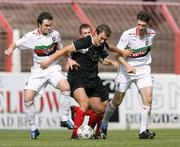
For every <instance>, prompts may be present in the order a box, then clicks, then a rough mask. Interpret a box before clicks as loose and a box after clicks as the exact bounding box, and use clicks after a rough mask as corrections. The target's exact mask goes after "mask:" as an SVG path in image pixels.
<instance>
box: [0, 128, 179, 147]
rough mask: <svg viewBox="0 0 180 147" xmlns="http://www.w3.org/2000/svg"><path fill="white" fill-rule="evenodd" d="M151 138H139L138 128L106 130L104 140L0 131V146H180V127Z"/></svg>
mask: <svg viewBox="0 0 180 147" xmlns="http://www.w3.org/2000/svg"><path fill="white" fill-rule="evenodd" d="M155 132H156V134H157V135H156V137H155V139H152V140H139V139H138V138H137V137H138V130H129V131H126V130H123V131H122V130H118V131H117V130H116V131H108V138H107V139H106V140H94V139H91V140H70V136H71V131H64V130H63V131H54V130H49V131H40V133H41V134H40V136H39V138H38V139H37V140H31V141H30V140H29V138H28V137H29V136H28V135H29V132H28V131H19V130H17V131H3V130H1V131H0V147H180V129H166V130H165V129H162V130H155Z"/></svg>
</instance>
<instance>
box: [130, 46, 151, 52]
mask: <svg viewBox="0 0 180 147" xmlns="http://www.w3.org/2000/svg"><path fill="white" fill-rule="evenodd" d="M149 47H150V46H145V47H141V48H137V49H132V50H133V52H134V53H137V52H140V51H143V50H147V49H148V48H149Z"/></svg>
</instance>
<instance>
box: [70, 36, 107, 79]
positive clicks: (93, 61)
mask: <svg viewBox="0 0 180 147" xmlns="http://www.w3.org/2000/svg"><path fill="white" fill-rule="evenodd" d="M73 44H74V47H75V49H76V52H74V53H72V55H71V57H72V59H73V60H75V61H76V62H77V63H78V64H79V65H80V68H79V69H78V70H77V71H75V70H70V71H69V73H74V74H78V76H80V77H83V78H84V77H85V78H94V77H96V76H97V74H98V62H99V61H100V60H103V59H104V58H106V57H107V56H109V55H108V53H107V49H108V48H109V46H108V44H107V43H104V44H103V45H101V46H98V47H97V46H95V45H94V44H93V42H92V36H87V37H85V38H81V39H78V40H76V41H74V42H73Z"/></svg>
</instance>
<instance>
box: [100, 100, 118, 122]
mask: <svg viewBox="0 0 180 147" xmlns="http://www.w3.org/2000/svg"><path fill="white" fill-rule="evenodd" d="M115 109H116V106H114V104H113V103H112V100H111V101H109V103H108V104H107V107H106V109H105V114H104V119H103V122H109V120H110V118H111V116H112V114H113V113H114V110H115Z"/></svg>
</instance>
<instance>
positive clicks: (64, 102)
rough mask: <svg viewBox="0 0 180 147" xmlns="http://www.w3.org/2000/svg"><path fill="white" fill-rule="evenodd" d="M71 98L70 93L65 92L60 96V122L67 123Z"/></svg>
mask: <svg viewBox="0 0 180 147" xmlns="http://www.w3.org/2000/svg"><path fill="white" fill-rule="evenodd" d="M70 105H71V97H70V92H69V91H65V92H62V94H61V100H60V106H61V110H62V117H61V119H62V121H67V120H68V118H69V113H70Z"/></svg>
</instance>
